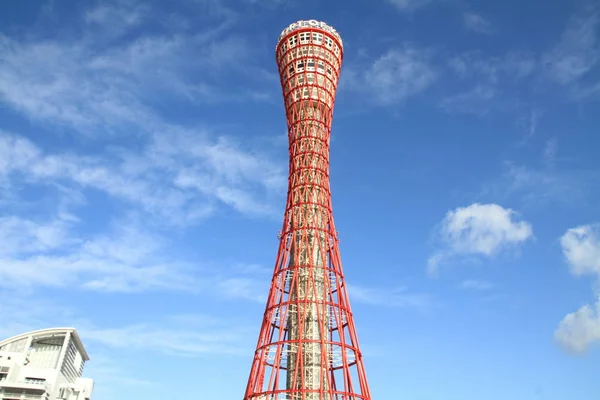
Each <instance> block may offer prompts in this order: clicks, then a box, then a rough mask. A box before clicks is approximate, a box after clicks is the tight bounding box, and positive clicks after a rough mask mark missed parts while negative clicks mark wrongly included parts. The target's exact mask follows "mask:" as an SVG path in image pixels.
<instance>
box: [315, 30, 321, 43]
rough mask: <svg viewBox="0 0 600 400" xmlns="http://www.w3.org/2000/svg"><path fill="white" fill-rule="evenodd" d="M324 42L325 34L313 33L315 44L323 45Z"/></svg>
mask: <svg viewBox="0 0 600 400" xmlns="http://www.w3.org/2000/svg"><path fill="white" fill-rule="evenodd" d="M322 42H323V34H322V33H316V32H315V33H313V43H316V44H321V43H322Z"/></svg>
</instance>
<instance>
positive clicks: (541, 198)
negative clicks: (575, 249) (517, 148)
mask: <svg viewBox="0 0 600 400" xmlns="http://www.w3.org/2000/svg"><path fill="white" fill-rule="evenodd" d="M551 150H552V147H550V148H548V147H546V148H544V153H545V151H550V155H551V153H552V152H551ZM544 153H542V154H543V156H542V161H543V162H544V164H545V165H544V166H543V167H542V168H540V167H533V166H528V165H521V164H517V163H515V162H512V161H506V162H505V163H504V168H503V173H502V175H501V176H500V177H499V178H498V179H495V180H494V181H492V182H489V183H486V184H485V185H484V187H483V188H482V190H481V192H480V193H479V196H480V197H481V198H495V199H498V198H500V199H508V198H513V199H516V200H518V201H519V202H521V204H522V205H523V207H535V208H539V207H540V206H542V205H548V204H552V203H554V204H556V203H563V204H567V203H568V204H573V203H574V202H580V203H582V204H584V203H585V202H587V199H588V198H589V196H590V195H591V194H592V193H594V190H595V189H596V188H597V187H598V182H599V179H600V171H598V170H594V169H581V168H579V169H577V168H575V169H574V168H563V167H562V166H560V165H558V163H556V159H554V161H555V163H554V165H549V164H547V162H546V159H545V158H544V157H546V155H545V154H544Z"/></svg>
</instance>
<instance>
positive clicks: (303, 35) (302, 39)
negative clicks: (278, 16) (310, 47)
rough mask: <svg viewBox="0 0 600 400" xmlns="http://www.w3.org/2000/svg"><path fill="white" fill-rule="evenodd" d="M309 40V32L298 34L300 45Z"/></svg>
mask: <svg viewBox="0 0 600 400" xmlns="http://www.w3.org/2000/svg"><path fill="white" fill-rule="evenodd" d="M309 39H310V32H302V33H301V34H300V43H302V44H305V43H308V40H309Z"/></svg>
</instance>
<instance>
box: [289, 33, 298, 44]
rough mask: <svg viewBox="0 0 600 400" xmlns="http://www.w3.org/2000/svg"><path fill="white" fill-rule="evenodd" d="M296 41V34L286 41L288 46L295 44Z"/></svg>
mask: <svg viewBox="0 0 600 400" xmlns="http://www.w3.org/2000/svg"><path fill="white" fill-rule="evenodd" d="M297 42H298V35H294V36H292V37H290V38H289V39H288V43H289V44H290V46H295V45H296V43H297Z"/></svg>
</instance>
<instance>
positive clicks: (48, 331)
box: [0, 328, 90, 361]
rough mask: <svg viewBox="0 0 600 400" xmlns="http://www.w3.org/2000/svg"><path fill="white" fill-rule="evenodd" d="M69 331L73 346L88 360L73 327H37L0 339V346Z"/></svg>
mask: <svg viewBox="0 0 600 400" xmlns="http://www.w3.org/2000/svg"><path fill="white" fill-rule="evenodd" d="M69 333H70V334H71V336H72V337H73V342H74V343H75V347H77V350H79V352H80V353H81V356H82V357H83V359H84V360H85V361H89V359H90V357H89V356H88V353H87V351H85V348H84V347H83V343H82V342H81V338H80V337H79V334H78V333H77V330H76V329H75V328H48V329H39V330H36V331H31V332H26V333H22V334H20V335H17V336H13V337H10V338H8V339H5V340H2V341H0V347H2V346H4V345H6V344H10V343H12V342H15V341H17V340H21V339H24V338H27V337H29V336H34V337H38V336H46V335H64V334H69Z"/></svg>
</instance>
